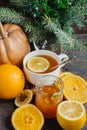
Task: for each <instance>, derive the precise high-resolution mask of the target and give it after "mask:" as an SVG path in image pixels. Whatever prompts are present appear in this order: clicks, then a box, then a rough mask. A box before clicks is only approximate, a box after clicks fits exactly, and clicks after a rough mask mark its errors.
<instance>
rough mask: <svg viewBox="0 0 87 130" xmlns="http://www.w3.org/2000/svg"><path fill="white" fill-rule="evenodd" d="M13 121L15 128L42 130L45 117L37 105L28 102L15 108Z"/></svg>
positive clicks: (20, 129) (19, 129) (18, 129)
mask: <svg viewBox="0 0 87 130" xmlns="http://www.w3.org/2000/svg"><path fill="white" fill-rule="evenodd" d="M11 123H12V126H13V127H14V129H15V130H41V129H42V127H43V124H44V117H43V114H42V112H41V111H40V110H39V109H38V108H37V107H36V106H35V105H33V104H26V105H23V106H21V107H18V108H16V109H15V110H14V112H13V113H12V116H11Z"/></svg>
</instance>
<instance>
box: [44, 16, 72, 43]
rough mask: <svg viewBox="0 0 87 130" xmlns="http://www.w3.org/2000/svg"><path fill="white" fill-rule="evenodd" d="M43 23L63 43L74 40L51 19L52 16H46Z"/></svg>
mask: <svg viewBox="0 0 87 130" xmlns="http://www.w3.org/2000/svg"><path fill="white" fill-rule="evenodd" d="M43 24H44V27H45V29H48V30H49V31H50V32H52V33H54V34H55V35H56V38H57V39H58V41H59V42H60V43H61V44H64V43H70V42H72V38H71V37H70V36H69V35H68V34H67V33H65V32H64V31H63V30H61V29H60V28H58V27H57V25H56V24H55V23H54V22H53V21H52V20H51V18H48V17H47V16H46V19H45V21H44V23H43Z"/></svg>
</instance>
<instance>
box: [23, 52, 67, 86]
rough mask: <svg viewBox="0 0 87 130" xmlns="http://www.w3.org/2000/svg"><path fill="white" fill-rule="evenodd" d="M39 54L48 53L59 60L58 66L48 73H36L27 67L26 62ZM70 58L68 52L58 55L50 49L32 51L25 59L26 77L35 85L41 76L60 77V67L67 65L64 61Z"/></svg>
mask: <svg viewBox="0 0 87 130" xmlns="http://www.w3.org/2000/svg"><path fill="white" fill-rule="evenodd" d="M37 55H47V56H51V57H53V58H54V59H55V60H56V61H57V62H58V67H57V68H56V69H55V70H53V71H51V72H48V73H35V72H32V71H30V70H29V69H28V68H27V67H26V63H27V61H28V60H29V59H30V58H31V57H33V56H37ZM68 59H69V57H68V56H67V55H66V54H59V55H57V54H56V53H55V52H52V51H49V50H35V51H31V52H29V53H28V54H27V55H26V56H25V57H24V59H23V70H24V74H25V77H26V79H27V80H28V81H29V82H30V83H32V84H34V85H35V84H36V81H37V80H38V79H39V78H40V77H41V76H45V75H54V76H58V77H59V74H60V69H61V67H63V66H64V65H65V64H64V62H65V61H67V60H68Z"/></svg>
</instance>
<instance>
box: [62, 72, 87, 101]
mask: <svg viewBox="0 0 87 130" xmlns="http://www.w3.org/2000/svg"><path fill="white" fill-rule="evenodd" d="M62 81H63V83H64V91H63V94H64V97H65V99H70V100H77V101H79V102H81V103H86V102H87V82H86V81H85V80H84V79H83V78H82V77H80V76H78V75H73V74H72V75H67V76H65V77H64V78H63V79H62Z"/></svg>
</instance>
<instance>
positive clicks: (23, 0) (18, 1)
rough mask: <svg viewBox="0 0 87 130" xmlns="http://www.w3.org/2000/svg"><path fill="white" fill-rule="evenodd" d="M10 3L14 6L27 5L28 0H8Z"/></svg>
mask: <svg viewBox="0 0 87 130" xmlns="http://www.w3.org/2000/svg"><path fill="white" fill-rule="evenodd" d="M9 2H10V3H11V4H12V5H14V6H16V7H22V8H23V7H25V8H26V7H28V2H29V0H10V1H9Z"/></svg>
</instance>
